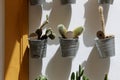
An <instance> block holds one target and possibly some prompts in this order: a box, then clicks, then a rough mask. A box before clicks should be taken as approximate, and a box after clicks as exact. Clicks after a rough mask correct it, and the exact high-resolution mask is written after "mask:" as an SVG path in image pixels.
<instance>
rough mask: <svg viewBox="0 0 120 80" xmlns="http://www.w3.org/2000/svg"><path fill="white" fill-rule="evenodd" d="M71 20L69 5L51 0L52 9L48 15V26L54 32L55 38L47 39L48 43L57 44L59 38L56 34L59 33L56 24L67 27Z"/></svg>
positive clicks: (58, 0) (57, 0)
mask: <svg viewBox="0 0 120 80" xmlns="http://www.w3.org/2000/svg"><path fill="white" fill-rule="evenodd" d="M70 20H71V5H62V4H61V2H60V0H53V4H52V10H51V13H50V15H49V24H48V27H51V28H52V29H53V31H54V32H55V34H56V38H55V40H54V41H53V40H49V42H48V44H49V45H51V44H53V43H54V44H56V45H57V44H58V43H59V40H58V37H57V36H60V35H59V32H58V29H57V26H58V25H59V24H64V25H65V27H66V28H68V27H69V24H70Z"/></svg>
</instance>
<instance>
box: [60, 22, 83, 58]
mask: <svg viewBox="0 0 120 80" xmlns="http://www.w3.org/2000/svg"><path fill="white" fill-rule="evenodd" d="M58 31H59V33H60V35H61V37H59V41H60V47H61V52H62V56H63V57H74V56H75V55H76V52H77V49H78V37H79V36H80V35H81V33H82V32H83V27H77V28H75V29H74V30H73V31H67V29H66V28H65V26H64V25H63V24H59V25H58Z"/></svg>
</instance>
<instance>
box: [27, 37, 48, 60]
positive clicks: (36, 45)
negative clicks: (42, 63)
mask: <svg viewBox="0 0 120 80" xmlns="http://www.w3.org/2000/svg"><path fill="white" fill-rule="evenodd" d="M29 45H30V54H31V57H32V58H43V57H46V48H47V39H44V40H29Z"/></svg>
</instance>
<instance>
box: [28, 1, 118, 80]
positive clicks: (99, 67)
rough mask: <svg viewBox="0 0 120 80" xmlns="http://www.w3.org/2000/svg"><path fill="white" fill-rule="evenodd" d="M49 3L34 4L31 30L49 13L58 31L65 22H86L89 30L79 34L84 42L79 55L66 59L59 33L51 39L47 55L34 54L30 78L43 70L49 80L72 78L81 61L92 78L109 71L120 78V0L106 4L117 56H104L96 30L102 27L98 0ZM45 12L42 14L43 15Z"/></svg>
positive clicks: (71, 26) (111, 78)
mask: <svg viewBox="0 0 120 80" xmlns="http://www.w3.org/2000/svg"><path fill="white" fill-rule="evenodd" d="M46 1H47V2H48V3H47V4H44V5H45V6H42V7H41V6H30V9H29V11H30V12H29V18H30V19H29V24H30V26H29V27H30V29H29V32H30V33H31V32H33V31H35V29H36V28H38V26H39V24H40V23H42V22H43V21H44V20H45V15H46V14H49V19H50V23H49V25H48V26H49V27H52V29H53V30H54V31H55V33H56V34H57V36H59V34H58V31H57V28H56V27H57V25H58V24H61V23H62V24H64V25H65V26H66V27H68V30H72V29H74V28H75V27H77V26H80V25H82V26H84V28H85V31H84V33H83V34H82V36H80V37H79V41H80V45H79V50H78V52H77V55H76V57H75V58H74V59H73V60H71V59H68V58H67V59H66V58H62V57H61V52H60V48H59V40H58V37H57V38H56V39H55V40H54V41H51V40H49V41H48V47H47V56H46V57H45V58H44V59H42V60H41V59H31V58H30V64H29V65H30V69H29V70H30V80H34V78H35V77H36V76H38V75H40V74H43V75H47V76H48V78H49V80H69V77H70V74H71V72H73V71H76V70H78V65H79V64H81V65H82V66H84V68H85V74H86V75H87V76H88V77H89V78H90V80H103V77H104V74H105V73H108V76H109V80H118V79H120V76H119V74H120V71H119V68H120V49H119V47H120V45H119V43H120V38H119V37H120V32H119V30H120V28H119V25H120V22H119V21H120V15H119V14H120V9H119V5H120V0H114V4H113V5H111V6H109V5H103V6H104V9H105V11H104V15H105V19H106V32H107V33H108V34H114V35H115V43H116V44H115V52H116V55H115V57H111V58H106V59H101V58H100V57H99V55H98V51H97V49H96V47H94V44H95V42H94V39H95V37H96V32H97V31H98V30H100V29H101V27H100V25H101V24H100V20H99V13H98V4H97V0H77V3H76V4H72V5H61V4H60V0H53V2H52V0H46ZM41 16H42V17H41Z"/></svg>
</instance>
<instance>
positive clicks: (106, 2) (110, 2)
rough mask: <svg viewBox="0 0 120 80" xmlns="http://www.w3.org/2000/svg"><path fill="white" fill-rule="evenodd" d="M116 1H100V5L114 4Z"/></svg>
mask: <svg viewBox="0 0 120 80" xmlns="http://www.w3.org/2000/svg"><path fill="white" fill-rule="evenodd" d="M113 1H114V0H98V3H99V4H113Z"/></svg>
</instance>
